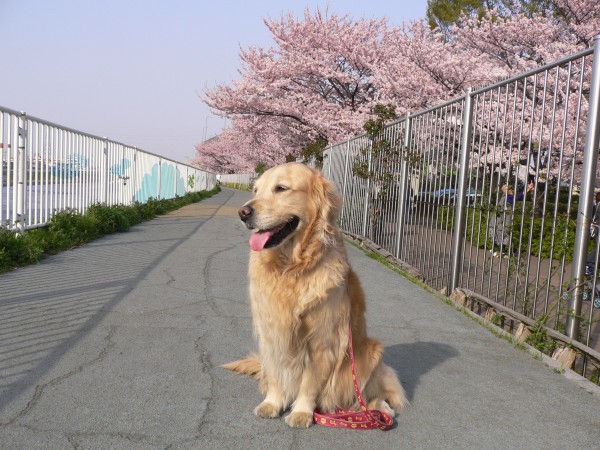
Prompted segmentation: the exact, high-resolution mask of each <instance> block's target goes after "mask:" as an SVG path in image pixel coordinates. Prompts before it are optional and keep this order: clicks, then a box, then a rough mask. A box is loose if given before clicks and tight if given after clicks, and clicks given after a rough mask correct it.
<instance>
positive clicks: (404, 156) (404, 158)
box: [395, 114, 413, 258]
mask: <svg viewBox="0 0 600 450" xmlns="http://www.w3.org/2000/svg"><path fill="white" fill-rule="evenodd" d="M411 132H412V117H411V116H410V114H408V115H407V116H406V120H405V122H404V142H403V146H402V152H401V153H400V159H401V162H400V192H399V194H398V197H399V199H398V236H397V238H396V252H395V255H396V258H400V255H401V254H402V243H403V242H402V241H403V237H404V224H405V223H406V217H407V214H410V211H409V210H408V208H409V207H410V202H412V200H413V199H410V200H409V199H408V198H407V195H408V189H407V188H408V183H409V180H408V158H409V155H410V145H411V141H410V133H411Z"/></svg>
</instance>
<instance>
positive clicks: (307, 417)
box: [285, 412, 313, 428]
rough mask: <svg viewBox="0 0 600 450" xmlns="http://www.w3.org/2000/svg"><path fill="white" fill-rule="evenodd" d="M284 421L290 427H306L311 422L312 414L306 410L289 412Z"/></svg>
mask: <svg viewBox="0 0 600 450" xmlns="http://www.w3.org/2000/svg"><path fill="white" fill-rule="evenodd" d="M285 423H287V424H288V425H289V426H290V427H292V428H308V427H310V426H311V425H312V424H313V414H312V413H308V412H291V413H290V414H289V415H288V416H287V417H286V418H285Z"/></svg>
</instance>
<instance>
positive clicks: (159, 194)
mask: <svg viewBox="0 0 600 450" xmlns="http://www.w3.org/2000/svg"><path fill="white" fill-rule="evenodd" d="M161 187H162V158H158V189H157V192H158V198H157V199H156V200H160V199H161V198H162V195H161V194H162V192H161Z"/></svg>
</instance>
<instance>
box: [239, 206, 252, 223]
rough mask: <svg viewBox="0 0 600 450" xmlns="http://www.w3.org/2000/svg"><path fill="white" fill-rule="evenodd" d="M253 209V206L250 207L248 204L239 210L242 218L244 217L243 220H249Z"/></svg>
mask: <svg viewBox="0 0 600 450" xmlns="http://www.w3.org/2000/svg"><path fill="white" fill-rule="evenodd" d="M252 212H253V209H252V208H251V207H249V206H248V205H245V206H242V207H241V208H240V210H239V211H238V214H239V215H240V219H242V222H245V221H246V220H248V219H249V218H250V216H251V215H252Z"/></svg>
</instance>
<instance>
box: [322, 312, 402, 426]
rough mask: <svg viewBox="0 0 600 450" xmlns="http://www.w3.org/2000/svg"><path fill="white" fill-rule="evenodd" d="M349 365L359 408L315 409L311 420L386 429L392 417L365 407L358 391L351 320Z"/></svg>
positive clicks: (392, 423) (328, 423) (332, 424)
mask: <svg viewBox="0 0 600 450" xmlns="http://www.w3.org/2000/svg"><path fill="white" fill-rule="evenodd" d="M349 348H350V365H351V367H352V381H353V382H354V391H355V392H356V398H357V399H358V404H359V405H360V411H359V410H349V409H342V410H338V411H336V412H334V413H328V414H326V413H323V412H321V411H319V410H315V412H314V413H313V421H314V423H316V424H318V425H322V426H324V427H331V428H350V429H352V430H373V429H375V428H379V429H380V430H383V431H387V430H389V429H390V428H391V427H392V425H394V418H393V417H392V416H390V415H389V414H388V413H386V412H384V411H377V410H373V409H369V408H367V405H366V404H365V400H364V398H363V396H362V393H361V392H360V387H359V386H358V380H357V378H356V368H355V367H354V350H353V349H352V322H350V338H349Z"/></svg>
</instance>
